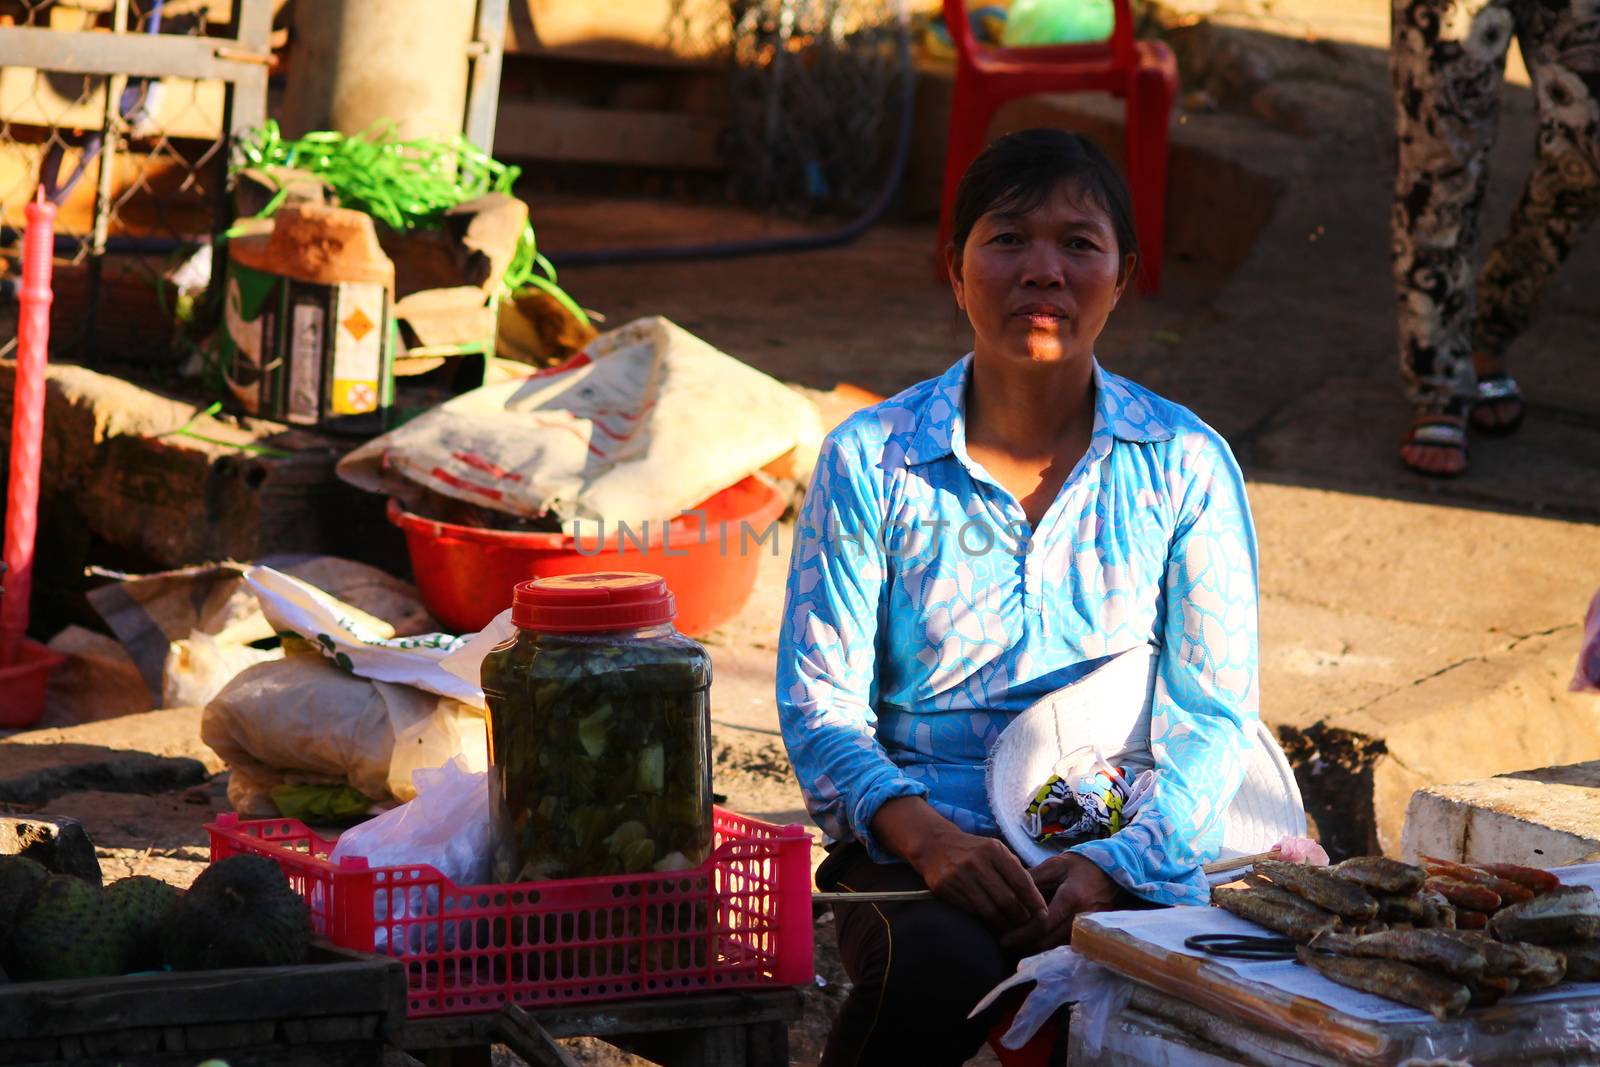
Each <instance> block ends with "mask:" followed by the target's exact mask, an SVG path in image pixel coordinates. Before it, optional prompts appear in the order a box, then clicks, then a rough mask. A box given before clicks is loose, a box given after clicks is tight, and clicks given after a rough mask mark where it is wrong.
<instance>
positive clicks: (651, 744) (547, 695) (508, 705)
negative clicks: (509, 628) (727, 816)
mask: <svg viewBox="0 0 1600 1067" xmlns="http://www.w3.org/2000/svg"><path fill="white" fill-rule="evenodd" d="M675 614H676V612H675V609H674V606H673V598H672V593H671V592H670V591H669V590H668V589H667V584H666V582H665V581H663V580H662V579H661V578H659V577H657V576H656V575H653V574H629V573H604V574H573V575H562V576H559V577H554V578H541V579H538V580H536V581H531V582H523V583H522V584H520V585H518V586H517V587H516V591H515V593H514V595H513V599H512V611H511V618H512V621H513V622H514V623H515V624H516V626H517V634H516V636H515V637H513V638H511V639H510V640H508V641H505V642H503V643H501V644H500V645H497V646H496V647H495V648H494V649H493V650H491V651H490V653H489V654H488V656H486V657H485V658H484V661H483V667H482V680H483V694H484V697H485V699H486V701H487V703H488V706H489V790H490V793H489V811H490V823H491V830H492V834H493V842H494V877H495V880H496V881H498V882H536V881H545V880H548V879H555V878H581V877H587V876H591V875H604V874H632V873H637V872H641V871H668V870H681V869H684V868H688V867H694V866H697V865H698V864H700V863H701V862H702V861H703V860H704V859H705V858H706V857H707V856H708V855H709V854H710V852H711V822H712V813H711V710H710V699H709V697H710V690H711V659H710V657H709V656H708V655H706V650H705V649H704V648H702V647H701V646H700V645H699V643H698V642H695V641H692V640H690V639H689V638H687V637H684V636H683V635H682V634H680V633H678V631H677V630H676V629H674V628H673V625H672V620H673V617H674V615H675Z"/></svg>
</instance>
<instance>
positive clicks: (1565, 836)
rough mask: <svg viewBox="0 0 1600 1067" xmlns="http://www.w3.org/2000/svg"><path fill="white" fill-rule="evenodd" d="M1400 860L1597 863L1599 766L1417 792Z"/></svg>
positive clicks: (1594, 763)
mask: <svg viewBox="0 0 1600 1067" xmlns="http://www.w3.org/2000/svg"><path fill="white" fill-rule="evenodd" d="M1401 854H1402V855H1403V856H1404V857H1405V858H1406V859H1408V860H1415V859H1416V858H1417V857H1418V856H1422V855H1428V856H1438V857H1440V858H1441V859H1451V860H1457V861H1460V862H1464V863H1520V864H1523V865H1525V866H1528V867H1557V866H1560V865H1562V864H1567V863H1582V862H1590V861H1594V860H1600V760H1597V761H1591V762H1588V763H1574V764H1569V765H1567V766H1563V767H1543V768H1540V769H1538V770H1531V771H1517V772H1515V773H1512V774H1504V775H1498V776H1496V777H1494V778H1487V779H1483V780H1481V781H1472V782H1457V783H1455V784H1452V785H1438V786H1431V787H1429V788H1426V789H1419V790H1417V792H1416V793H1415V794H1414V795H1413V796H1412V797H1411V804H1410V806H1409V807H1408V808H1407V809H1406V822H1405V830H1404V833H1403V836H1402V839H1401Z"/></svg>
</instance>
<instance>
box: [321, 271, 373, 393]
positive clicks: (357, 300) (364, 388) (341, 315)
mask: <svg viewBox="0 0 1600 1067" xmlns="http://www.w3.org/2000/svg"><path fill="white" fill-rule="evenodd" d="M385 296H386V290H385V289H384V287H383V286H381V285H360V284H355V283H345V284H342V285H340V286H339V287H338V293H337V296H336V297H335V302H334V308H335V311H334V314H335V315H336V316H337V320H338V325H337V326H336V328H335V329H334V335H333V375H332V380H333V396H332V398H331V400H332V403H331V404H330V407H331V413H332V414H334V415H365V414H367V413H368V412H372V411H377V410H378V405H379V400H380V397H381V396H382V393H383V381H382V375H383V306H384V300H385Z"/></svg>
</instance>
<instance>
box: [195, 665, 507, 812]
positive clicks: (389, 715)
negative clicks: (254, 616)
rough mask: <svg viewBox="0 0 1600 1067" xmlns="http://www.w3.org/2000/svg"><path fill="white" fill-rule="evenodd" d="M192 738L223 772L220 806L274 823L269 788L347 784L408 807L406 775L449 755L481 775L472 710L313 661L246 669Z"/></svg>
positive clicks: (484, 754) (480, 737)
mask: <svg viewBox="0 0 1600 1067" xmlns="http://www.w3.org/2000/svg"><path fill="white" fill-rule="evenodd" d="M200 737H201V739H202V740H203V741H205V743H206V744H207V745H209V746H210V747H211V748H212V749H213V750H214V751H215V752H216V753H217V755H219V756H221V757H222V758H223V760H225V761H226V762H227V764H228V766H229V767H230V768H231V770H232V774H231V775H230V776H229V779H228V801H229V803H230V804H232V805H233V807H234V809H235V810H236V811H238V812H240V813H241V814H244V815H251V816H258V817H260V816H275V815H276V814H277V808H276V805H274V804H273V802H272V797H271V790H272V787H273V786H276V785H280V784H282V783H283V782H285V781H297V782H312V783H316V782H331V783H342V784H345V785H349V786H350V787H351V788H352V789H355V790H357V791H359V792H361V793H364V794H366V795H367V796H369V797H373V798H375V799H377V800H387V799H390V798H393V799H395V800H399V801H406V800H410V799H411V798H412V797H414V796H415V795H416V787H415V784H414V782H413V774H414V773H415V772H417V771H418V770H419V769H426V768H431V767H437V766H439V765H440V764H441V763H444V762H446V761H448V760H450V759H451V758H453V757H454V756H456V755H457V754H461V755H463V756H464V757H465V758H466V759H467V761H468V764H469V766H470V768H471V769H474V770H481V769H485V768H487V767H488V762H489V760H488V741H487V737H486V735H485V728H484V721H483V712H482V710H481V709H479V708H476V707H473V706H472V705H469V704H464V703H462V702H460V701H457V700H451V699H449V698H440V697H438V696H435V695H434V694H432V693H428V692H424V691H423V690H420V689H415V688H412V687H410V686H403V685H394V684H392V683H389V682H375V681H371V680H369V679H366V678H359V677H356V676H355V675H353V674H349V673H347V672H345V671H343V670H341V669H340V668H339V667H338V666H336V665H334V664H333V663H330V662H328V661H326V660H323V659H321V658H320V657H317V656H309V655H296V656H287V657H285V658H284V659H281V660H276V661H274V662H271V663H262V664H258V665H257V666H254V667H251V668H249V669H247V670H245V671H244V672H242V673H241V674H239V675H238V676H237V677H235V678H234V679H233V680H232V681H231V682H229V683H228V685H227V686H226V687H225V688H224V689H223V690H222V692H220V693H218V694H217V696H216V697H215V698H214V699H213V700H212V701H211V702H210V703H209V704H207V705H206V707H205V711H204V712H203V713H202V715H201V717H200Z"/></svg>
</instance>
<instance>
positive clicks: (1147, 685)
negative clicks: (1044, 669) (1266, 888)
mask: <svg viewBox="0 0 1600 1067" xmlns="http://www.w3.org/2000/svg"><path fill="white" fill-rule="evenodd" d="M1155 683H1156V654H1155V649H1154V648H1153V647H1151V646H1150V645H1143V646H1141V647H1139V648H1135V649H1132V650H1130V651H1128V652H1124V653H1122V654H1121V655H1119V656H1117V657H1115V658H1113V659H1111V660H1109V661H1107V662H1106V663H1104V664H1103V665H1101V666H1099V667H1097V668H1095V669H1094V670H1093V671H1092V672H1090V673H1089V674H1086V675H1084V676H1083V677H1082V678H1080V679H1078V680H1077V681H1076V682H1073V683H1072V684H1071V685H1069V686H1066V687H1064V688H1062V689H1058V690H1056V691H1055V692H1053V693H1050V694H1049V695H1047V696H1045V697H1042V698H1041V699H1040V700H1038V701H1037V702H1036V703H1034V704H1033V705H1032V706H1031V707H1029V708H1028V709H1027V710H1026V711H1024V712H1023V713H1022V714H1021V715H1019V716H1017V717H1016V719H1014V720H1012V722H1011V725H1009V726H1007V727H1006V728H1005V730H1004V731H1003V732H1002V733H1001V734H1000V737H999V739H998V740H997V741H996V742H995V744H994V748H993V750H991V751H990V753H989V763H988V768H987V774H986V777H987V783H988V792H989V808H990V810H991V811H992V812H993V814H994V817H995V821H996V822H998V823H999V824H1000V832H1001V833H1002V834H1003V835H1004V836H1005V841H1006V844H1008V845H1010V846H1011V848H1012V850H1013V851H1014V852H1016V854H1017V855H1018V856H1019V857H1021V859H1022V861H1023V862H1024V863H1025V864H1027V865H1028V866H1029V867H1032V866H1035V865H1037V864H1039V863H1042V862H1044V861H1045V860H1047V859H1049V858H1050V857H1051V856H1054V855H1056V854H1058V853H1059V852H1060V851H1061V848H1060V847H1054V848H1053V847H1051V846H1050V845H1049V844H1041V843H1040V842H1038V841H1036V840H1034V839H1033V837H1032V836H1031V835H1030V834H1029V833H1028V831H1027V830H1026V829H1025V828H1024V816H1025V815H1026V813H1027V809H1028V805H1029V804H1030V803H1031V802H1032V801H1033V798H1034V795H1035V794H1036V793H1037V792H1038V790H1039V787H1040V786H1042V785H1044V783H1045V782H1046V781H1047V780H1048V779H1049V778H1050V776H1051V775H1052V774H1054V773H1055V768H1056V765H1057V763H1060V762H1062V761H1063V760H1064V759H1072V758H1074V756H1075V754H1079V755H1081V754H1082V753H1085V752H1088V753H1093V752H1094V751H1095V750H1097V749H1098V753H1099V755H1101V756H1102V757H1103V758H1105V759H1106V760H1109V761H1110V762H1111V763H1113V764H1115V765H1116V766H1118V767H1131V768H1134V769H1135V770H1136V771H1138V770H1144V769H1147V768H1149V767H1151V766H1152V764H1153V761H1152V758H1151V756H1150V705H1151V698H1152V695H1153V694H1154V692H1155ZM1305 834H1306V813H1305V807H1304V805H1303V804H1302V803H1301V800H1300V788H1299V786H1298V785H1296V784H1295V780H1294V772H1293V771H1292V770H1290V768H1289V761H1288V760H1287V759H1285V758H1284V755H1283V750H1282V749H1280V748H1279V747H1278V743H1277V741H1276V740H1274V739H1273V736H1272V732H1271V731H1270V730H1268V729H1267V728H1266V727H1265V726H1264V725H1262V724H1260V723H1257V724H1256V727H1255V732H1254V736H1253V737H1252V743H1251V748H1250V755H1249V757H1248V759H1247V761H1246V763H1245V776H1244V784H1243V785H1241V786H1240V787H1239V792H1238V794H1237V795H1236V796H1235V797H1234V799H1233V803H1232V804H1230V805H1229V806H1228V810H1227V812H1226V813H1225V814H1224V815H1223V831H1222V852H1221V856H1220V858H1222V859H1233V858H1236V857H1239V856H1250V855H1254V854H1255V853H1258V852H1266V851H1267V850H1269V849H1270V848H1272V846H1273V845H1276V844H1277V843H1278V841H1279V839H1280V838H1282V837H1284V836H1285V835H1288V836H1291V837H1304V836H1305Z"/></svg>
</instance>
